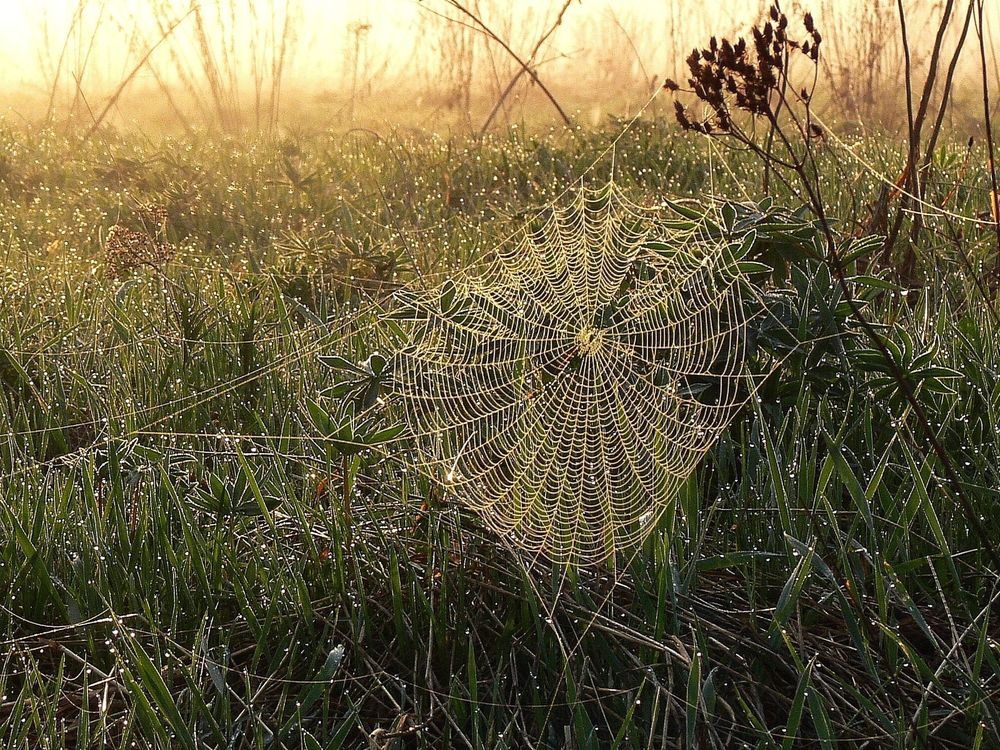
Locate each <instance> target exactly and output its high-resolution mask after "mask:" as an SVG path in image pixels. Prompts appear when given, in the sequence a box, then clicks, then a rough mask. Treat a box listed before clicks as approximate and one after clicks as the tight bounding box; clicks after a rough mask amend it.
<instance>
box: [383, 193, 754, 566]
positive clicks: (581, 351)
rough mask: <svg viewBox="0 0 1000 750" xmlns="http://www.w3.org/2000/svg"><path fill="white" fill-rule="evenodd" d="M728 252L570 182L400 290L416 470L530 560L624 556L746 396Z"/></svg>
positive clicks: (659, 215) (663, 217) (742, 328)
mask: <svg viewBox="0 0 1000 750" xmlns="http://www.w3.org/2000/svg"><path fill="white" fill-rule="evenodd" d="M737 244H738V243H737ZM734 247H735V246H734V245H733V244H732V243H731V242H726V241H721V240H709V239H707V237H706V236H705V234H704V233H703V232H699V231H698V229H697V227H695V228H693V229H692V228H691V227H687V228H683V229H678V228H677V222H676V221H674V222H671V221H670V219H669V217H668V216H667V213H666V212H665V211H664V210H660V209H645V208H640V207H638V206H635V205H632V204H631V203H629V202H628V201H627V200H626V199H625V197H624V196H623V195H622V193H621V191H620V190H619V189H618V188H617V187H616V186H615V185H614V184H613V183H612V184H610V185H607V186H605V187H603V188H600V189H590V188H584V187H580V188H578V189H576V190H574V191H571V192H570V194H569V196H568V200H563V201H561V202H559V203H558V205H552V206H548V207H546V208H545V209H543V210H542V211H540V212H539V214H538V216H537V217H536V218H535V219H534V220H533V221H530V222H529V223H528V224H527V225H526V226H525V227H524V228H523V230H522V231H521V232H519V233H518V234H517V235H516V236H515V237H513V238H511V239H510V240H509V241H507V242H506V243H503V244H502V245H501V246H500V247H497V248H495V250H494V252H493V253H492V254H491V256H492V260H491V261H489V262H488V264H487V267H486V268H485V269H483V270H480V271H478V272H469V273H467V274H464V275H463V276H460V277H459V278H457V279H451V280H448V281H447V282H445V283H444V284H443V285H441V286H440V287H438V288H436V289H434V290H430V291H427V292H423V293H417V294H410V295H407V296H406V298H405V299H404V300H403V302H404V304H405V305H406V307H407V310H408V311H409V313H411V314H409V315H408V316H407V317H409V319H410V321H411V322H410V325H411V328H410V331H409V335H410V340H409V342H408V345H407V346H405V347H404V348H403V349H402V350H401V351H400V352H399V353H398V354H397V355H396V357H395V363H394V368H393V371H394V373H395V376H394V377H395V391H396V393H397V395H398V396H399V397H400V401H401V404H402V407H403V409H404V411H405V418H406V422H407V423H408V425H409V427H410V429H411V430H412V432H413V434H414V436H415V438H416V441H417V446H418V448H417V449H418V456H419V457H418V461H419V463H420V467H421V469H423V470H424V471H426V472H427V473H428V474H429V475H430V476H431V477H433V478H435V479H437V480H438V481H441V482H443V483H444V484H445V485H446V486H447V487H448V488H449V489H450V491H451V492H453V493H454V495H455V496H456V497H457V498H458V499H459V500H460V501H461V502H463V503H464V504H466V505H467V506H468V507H470V508H472V509H473V510H475V511H476V512H477V513H478V514H479V515H480V516H481V518H482V519H483V521H484V523H485V524H486V525H487V526H488V527H489V528H491V529H492V530H493V531H495V532H496V533H497V534H498V535H500V536H502V537H503V538H505V539H507V540H509V541H510V542H512V543H513V544H515V545H517V546H519V547H521V548H523V549H525V550H527V551H529V552H531V553H535V554H540V555H542V556H544V557H547V558H549V559H552V560H556V561H565V562H579V563H588V562H596V561H600V560H603V559H605V558H607V557H609V556H611V555H613V554H614V553H615V552H616V551H619V550H622V549H628V548H633V547H634V546H635V545H636V544H638V543H640V542H641V541H642V539H643V538H644V536H645V535H646V534H647V533H648V532H649V530H650V529H651V528H652V527H653V526H654V525H655V524H656V522H657V520H658V519H659V518H660V517H661V516H662V515H663V514H664V513H665V512H668V511H670V510H671V509H672V507H673V502H674V498H675V496H676V494H677V490H678V488H679V487H680V486H681V485H682V484H683V483H684V482H685V481H686V480H687V479H688V477H689V476H690V474H691V472H692V471H693V470H694V468H695V467H696V465H697V464H698V462H699V461H700V459H701V458H702V457H703V456H704V455H705V453H706V452H707V451H708V450H709V449H710V448H711V447H712V446H713V445H714V444H715V443H716V441H717V440H718V438H719V436H720V434H721V433H722V432H723V431H724V430H725V429H726V427H727V425H728V424H729V422H730V421H731V419H732V417H733V416H734V414H735V412H736V411H737V410H738V409H739V408H740V406H741V405H742V404H743V403H745V401H746V400H747V398H748V397H749V395H750V393H752V391H753V381H754V378H752V377H751V376H750V375H748V374H747V357H748V344H747V338H748V337H747V319H746V315H747V313H746V309H747V308H746V305H745V304H744V295H745V294H746V292H745V290H746V288H747V284H746V280H745V279H743V278H742V276H741V274H740V272H739V269H738V266H737V258H735V257H734Z"/></svg>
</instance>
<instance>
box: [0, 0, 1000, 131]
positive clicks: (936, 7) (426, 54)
mask: <svg viewBox="0 0 1000 750" xmlns="http://www.w3.org/2000/svg"><path fill="white" fill-rule="evenodd" d="M3 5H4V18H3V24H2V25H0V42H2V43H0V62H2V63H3V66H2V67H3V72H2V73H0V86H2V87H3V89H4V90H5V92H6V94H7V95H8V100H9V101H10V102H11V104H10V105H9V106H10V107H11V108H13V110H14V111H15V112H16V113H17V114H18V115H21V116H28V117H31V116H32V115H33V114H38V112H39V111H41V112H42V113H44V114H46V116H51V115H52V113H53V111H56V112H60V111H64V112H68V113H69V114H71V115H72V116H76V117H80V118H83V119H86V117H87V115H86V111H87V110H88V109H100V107H101V106H102V105H103V103H104V102H105V101H107V100H108V97H110V96H112V95H115V94H116V93H117V96H116V98H115V102H114V103H115V107H114V108H113V111H111V112H109V114H108V121H109V122H117V123H119V124H120V123H132V124H135V123H141V124H142V125H143V126H150V125H162V126H165V127H167V128H176V127H178V126H179V125H182V124H183V125H184V126H185V127H189V126H191V125H192V124H198V123H201V124H206V122H207V124H213V125H223V126H225V127H226V128H228V129H238V128H240V127H242V126H245V125H248V124H249V125H254V124H257V125H259V124H261V123H263V124H264V125H266V126H270V125H271V124H274V123H276V122H278V121H279V120H282V119H287V118H289V117H290V118H291V121H293V122H296V121H301V120H302V118H305V119H306V120H307V121H309V122H311V123H318V124H331V123H333V124H337V123H339V124H344V123H350V122H356V121H357V120H359V119H360V120H366V121H370V120H375V121H380V122H384V121H397V120H398V121H399V122H401V123H402V124H419V125H424V126H426V125H428V124H431V123H435V124H442V123H460V124H461V123H464V124H476V125H477V126H478V124H480V121H481V120H482V119H483V118H484V116H486V115H487V114H488V113H489V112H491V111H492V109H493V108H494V105H495V104H496V103H497V101H498V100H499V99H500V98H501V94H502V93H503V92H504V91H505V90H506V89H507V88H508V87H509V88H510V89H511V90H510V92H509V93H508V95H507V96H506V97H504V101H503V106H502V107H500V108H499V111H498V112H497V113H496V114H495V117H496V119H497V120H498V121H500V122H503V121H509V118H512V117H513V118H514V119H518V118H522V117H524V116H525V115H527V117H528V119H530V120H534V119H537V118H541V119H543V120H545V119H550V118H554V119H555V120H558V113H557V112H555V110H554V109H553V108H552V107H551V106H550V105H549V104H547V103H546V102H545V100H544V98H540V97H539V91H540V90H539V87H538V86H537V85H535V84H534V82H533V81H532V80H531V77H530V76H528V75H524V74H523V69H522V65H521V63H522V62H524V63H529V64H530V67H531V69H532V71H533V72H534V73H535V74H536V75H537V77H538V79H539V80H540V81H541V82H542V83H543V84H544V85H546V86H547V87H549V88H550V89H551V91H552V93H553V95H554V97H555V98H556V99H557V101H559V102H560V104H561V105H562V106H563V107H564V108H565V109H567V110H575V111H580V112H582V113H583V114H584V117H585V119H586V120H599V119H600V118H602V117H603V116H605V115H606V114H609V113H612V114H614V113H618V114H621V113H625V112H632V111H634V110H635V109H636V108H637V107H638V106H641V104H642V103H643V102H645V101H646V100H647V99H648V97H649V96H650V94H651V93H652V91H654V90H655V89H656V87H657V86H659V85H660V84H661V83H662V80H663V78H664V77H666V76H670V77H673V78H678V79H682V78H683V76H684V75H685V71H686V68H685V64H684V59H685V57H686V56H687V55H688V53H689V52H690V50H691V48H693V47H694V46H695V45H696V44H701V43H704V42H705V40H707V38H708V37H709V36H710V35H712V34H717V35H722V34H736V33H740V32H744V31H745V30H746V29H747V28H748V26H749V24H751V23H752V22H754V21H755V20H756V19H758V18H760V17H761V16H762V15H763V13H764V12H765V10H766V9H765V7H764V6H765V5H766V3H763V2H761V1H760V0H734V1H733V2H724V3H713V4H706V3H704V2H698V1H697V0H681V1H680V2H676V3H649V2H642V1H640V0H624V1H623V2H611V1H610V0H522V1H521V2H517V3H507V2H502V1H501V0H471V1H470V2H451V1H450V0H356V1H355V0H199V2H195V3H190V2H189V1H188V0H145V1H144V2H127V1H126V0H42V1H41V2H29V1H28V0H6V2H5V3H4V4H3ZM788 5H789V10H792V11H796V12H802V11H806V10H808V11H810V12H812V13H813V15H814V16H815V17H816V19H817V22H818V23H819V25H820V26H821V27H822V28H823V30H824V36H825V37H826V39H827V46H826V52H825V57H824V67H825V70H826V73H827V78H828V80H827V81H825V82H824V83H825V86H824V87H823V88H822V89H821V91H820V96H821V97H825V98H826V99H829V100H832V101H835V103H836V106H835V108H834V109H835V110H836V114H837V116H838V117H840V118H841V119H848V120H861V121H865V122H872V121H873V120H878V121H896V124H898V120H899V115H900V114H901V110H900V104H901V101H900V100H897V99H896V97H889V98H887V97H886V96H885V92H886V91H891V92H901V90H902V76H903V55H902V47H901V40H900V35H899V33H898V31H897V24H898V13H899V10H898V7H897V3H896V2H894V1H893V0H877V1H875V2H870V1H869V2H863V1H862V0H814V1H813V2H808V1H807V0H795V2H792V3H789V4H788ZM987 5H988V8H987V14H986V15H987V17H986V32H987V38H988V39H989V42H990V44H989V49H988V54H989V56H990V59H991V62H992V64H993V66H994V71H993V72H994V73H995V72H996V70H997V68H996V65H997V56H996V43H995V38H996V31H997V29H998V28H1000V23H998V16H1000V4H998V3H988V4H987ZM942 6H943V4H942V3H940V2H932V1H931V0H906V1H905V2H904V3H903V8H904V10H905V11H906V13H907V15H908V18H907V23H908V34H909V41H910V44H911V46H913V47H914V49H915V50H916V51H915V53H914V54H913V56H912V60H911V64H912V66H913V68H914V70H916V71H919V70H920V69H921V68H922V66H924V65H926V63H927V53H926V50H927V49H929V47H930V42H931V41H932V39H931V38H932V35H933V32H934V31H935V30H936V20H937V19H938V18H940V16H941V13H942ZM959 27H960V24H959V23H953V24H951V27H950V28H949V29H948V30H947V37H948V39H947V41H949V42H954V39H955V38H957V36H958V34H959V30H960V28H959ZM862 61H863V62H862ZM974 63H975V61H974V60H973V56H972V55H971V54H967V55H966V56H965V58H964V59H961V60H959V63H958V66H957V72H956V76H957V78H958V80H959V82H961V81H962V80H964V79H965V78H967V77H968V76H969V73H970V72H975V65H974ZM512 81H513V83H512ZM123 83H125V84H126V85H124V86H122V84H123ZM119 88H120V89H121V90H120V92H119ZM959 88H961V86H959ZM878 91H881V92H882V94H881V95H880V96H879V95H876V93H875V92H878ZM293 103H294V106H291V108H289V106H290V105H291V104H293ZM536 105H537V106H536ZM505 118H506V120H505Z"/></svg>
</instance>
